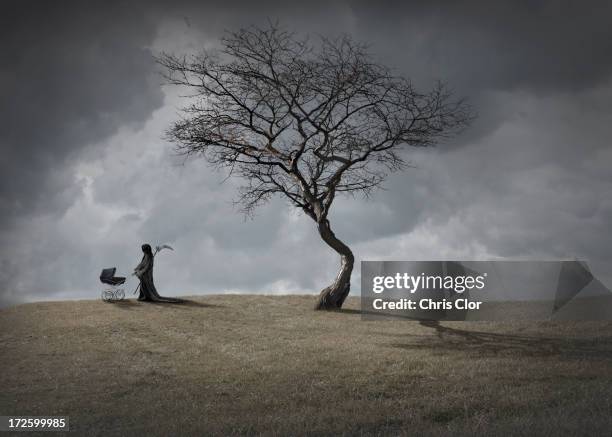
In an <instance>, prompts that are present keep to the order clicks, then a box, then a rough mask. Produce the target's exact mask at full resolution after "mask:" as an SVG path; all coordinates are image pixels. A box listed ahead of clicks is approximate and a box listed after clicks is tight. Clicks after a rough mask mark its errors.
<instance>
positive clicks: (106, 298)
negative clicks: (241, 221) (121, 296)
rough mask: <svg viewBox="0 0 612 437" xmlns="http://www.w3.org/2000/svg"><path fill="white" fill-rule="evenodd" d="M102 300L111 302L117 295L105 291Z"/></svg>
mask: <svg viewBox="0 0 612 437" xmlns="http://www.w3.org/2000/svg"><path fill="white" fill-rule="evenodd" d="M102 300H103V301H105V302H111V301H113V300H115V293H113V290H104V291H103V292H102Z"/></svg>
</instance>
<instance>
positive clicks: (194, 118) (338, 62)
mask: <svg viewBox="0 0 612 437" xmlns="http://www.w3.org/2000/svg"><path fill="white" fill-rule="evenodd" d="M221 42H222V48H221V49H220V50H218V51H216V52H214V53H203V54H200V55H191V56H177V55H175V54H162V55H161V56H159V57H158V62H159V63H160V64H161V65H162V66H163V67H164V71H165V75H166V79H167V80H168V82H169V83H170V84H174V85H180V86H183V87H187V88H188V89H189V94H190V95H189V96H188V99H189V102H188V104H187V106H186V107H185V108H183V112H182V116H181V117H180V119H179V120H178V121H176V122H174V124H173V125H172V127H171V128H170V129H169V130H168V137H169V138H170V139H171V140H172V141H173V142H174V143H175V144H176V145H177V150H178V151H179V153H184V154H186V155H199V156H203V157H205V159H206V160H207V161H208V162H209V163H211V164H213V165H215V166H216V167H219V168H222V169H226V170H228V171H229V173H230V174H231V175H235V176H239V177H241V178H242V179H243V180H244V185H243V186H242V187H241V188H240V196H239V199H238V201H239V203H240V204H241V206H242V209H243V211H244V212H246V213H250V212H252V211H253V209H254V208H255V207H256V206H258V205H260V204H262V203H264V202H266V201H268V200H269V199H270V198H271V196H273V195H275V194H280V195H282V196H284V197H285V198H286V199H287V200H288V201H289V202H290V203H291V204H292V205H293V206H295V207H297V208H300V209H301V210H302V211H303V212H304V213H306V215H307V216H308V217H310V218H311V219H312V220H313V221H314V222H315V224H316V226H317V230H318V232H319V235H320V236H321V238H322V239H323V241H325V243H327V244H328V245H329V246H330V247H331V248H332V249H333V250H335V251H336V252H337V253H338V254H339V255H340V258H341V267H340V271H339V273H338V275H337V277H336V279H335V280H334V281H333V283H332V284H331V285H329V286H328V287H326V288H324V289H323V290H322V291H321V293H320V296H319V299H318V302H317V304H316V309H325V310H330V309H338V308H340V307H341V306H342V304H343V302H344V300H345V299H346V297H347V295H348V294H349V289H350V278H351V273H352V270H353V264H354V260H355V258H354V256H353V253H352V252H351V249H350V248H349V247H348V246H347V245H346V244H345V243H344V242H342V241H341V240H340V239H339V238H338V237H337V236H336V235H335V234H334V232H333V231H332V228H331V225H330V222H329V218H328V217H329V213H330V210H331V208H332V205H333V204H334V199H335V198H336V196H337V195H339V194H354V193H358V192H359V193H363V194H365V195H369V194H370V193H371V192H372V190H373V189H375V188H377V187H380V185H381V183H382V182H383V181H384V179H385V177H386V176H387V175H388V174H389V173H390V172H394V171H397V170H402V169H404V168H405V167H406V161H405V156H404V155H405V154H404V152H405V151H406V149H407V148H409V147H426V146H431V145H433V144H435V143H436V142H438V141H439V140H440V139H441V138H443V137H447V136H449V135H451V134H455V133H457V132H458V131H459V130H460V129H461V128H463V127H464V126H466V124H467V123H468V122H469V120H470V118H471V115H470V112H469V110H468V108H467V106H466V105H465V103H464V102H463V101H462V100H454V99H453V97H452V94H451V93H450V92H449V91H448V90H447V89H446V88H445V87H444V86H443V85H442V84H438V85H437V86H435V87H434V88H433V89H432V90H430V91H428V92H426V93H420V92H418V91H417V90H415V88H414V87H413V85H412V84H411V83H410V81H408V80H407V79H404V78H402V77H398V76H396V75H393V74H392V73H391V71H390V70H389V69H388V68H387V67H385V66H383V65H380V64H379V63H376V62H374V61H373V59H372V57H371V56H370V55H369V54H368V53H367V50H366V48H365V47H364V46H363V45H361V44H358V43H355V42H354V41H353V40H352V39H351V38H349V37H341V38H337V39H326V38H320V39H318V40H317V41H316V42H314V43H313V42H310V41H309V40H308V39H299V38H297V37H296V36H295V35H294V34H293V33H290V32H288V31H286V30H284V29H282V28H279V27H278V26H275V25H271V26H270V27H267V28H257V27H253V28H248V29H241V30H239V31H236V32H232V33H228V34H227V35H226V36H225V37H224V38H223V39H222V40H221Z"/></svg>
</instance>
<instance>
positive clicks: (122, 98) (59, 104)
mask: <svg viewBox="0 0 612 437" xmlns="http://www.w3.org/2000/svg"><path fill="white" fill-rule="evenodd" d="M154 35H155V26H154V24H153V23H150V22H147V21H146V20H145V19H144V18H143V14H141V13H139V12H138V11H136V10H134V9H133V8H131V9H130V8H127V7H119V6H117V5H116V4H113V3H110V4H107V3H98V4H91V3H88V4H85V3H84V2H71V3H70V2H20V3H19V6H18V7H17V5H16V4H15V3H13V8H11V7H10V6H7V5H5V7H4V8H3V14H2V17H1V18H0V46H1V48H2V49H1V50H2V54H3V62H2V66H0V77H1V78H2V80H0V95H2V99H0V114H1V117H2V122H1V124H0V145H1V146H2V150H3V153H2V160H1V161H0V178H1V183H0V205H1V206H0V217H2V223H3V224H4V225H7V224H8V223H7V221H8V220H11V219H13V220H14V219H16V218H23V217H24V216H28V215H30V214H41V213H61V212H62V211H64V210H65V209H66V208H67V207H68V206H69V205H71V204H72V202H73V201H74V198H75V197H76V196H78V193H79V190H80V189H81V187H80V186H79V185H78V184H75V181H74V180H72V179H71V175H70V174H66V173H64V172H63V169H64V168H65V167H66V166H67V164H68V163H69V162H73V160H74V159H76V158H77V157H78V155H79V153H80V152H81V151H82V150H83V149H84V148H85V147H87V146H89V145H92V144H95V143H96V142H97V141H99V140H102V139H104V138H106V137H107V136H109V135H110V134H112V133H113V132H115V131H116V130H117V129H118V128H119V127H120V126H123V125H126V124H129V123H141V122H143V121H144V120H146V119H147V118H148V117H149V116H150V114H151V111H152V110H153V109H154V108H156V107H159V106H160V105H161V104H162V93H161V90H160V89H159V80H158V79H157V78H156V77H155V76H154V74H153V72H154V62H153V60H152V58H151V54H150V52H149V50H148V49H147V46H148V45H149V44H150V43H151V40H152V38H153V37H154Z"/></svg>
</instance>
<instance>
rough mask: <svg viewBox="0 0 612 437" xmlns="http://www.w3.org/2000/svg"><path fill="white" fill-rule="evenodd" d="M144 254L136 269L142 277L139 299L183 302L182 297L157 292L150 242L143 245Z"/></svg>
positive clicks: (136, 272) (139, 276)
mask: <svg viewBox="0 0 612 437" xmlns="http://www.w3.org/2000/svg"><path fill="white" fill-rule="evenodd" d="M141 248H142V251H143V253H144V256H143V257H142V261H140V264H138V266H136V268H135V269H134V274H135V275H136V276H137V277H138V279H140V286H139V288H140V295H139V296H138V300H144V301H153V302H177V303H178V302H181V300H180V299H174V298H171V297H163V296H160V295H159V294H158V293H157V289H156V288H155V284H153V258H154V255H153V251H152V250H151V246H150V245H148V244H143V245H142V247H141Z"/></svg>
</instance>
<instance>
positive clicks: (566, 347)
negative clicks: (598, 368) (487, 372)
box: [391, 320, 612, 360]
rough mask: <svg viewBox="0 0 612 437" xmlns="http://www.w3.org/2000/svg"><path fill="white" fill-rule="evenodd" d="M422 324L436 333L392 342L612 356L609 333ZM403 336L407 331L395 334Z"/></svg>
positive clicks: (483, 351)
mask: <svg viewBox="0 0 612 437" xmlns="http://www.w3.org/2000/svg"><path fill="white" fill-rule="evenodd" d="M419 324H420V325H421V326H424V327H427V328H430V329H433V330H434V331H435V334H436V335H435V337H433V338H432V337H431V336H414V335H412V336H409V338H407V340H408V341H406V342H402V343H392V344H391V346H393V347H397V348H401V349H407V350H423V349H429V350H433V351H434V352H436V353H450V352H462V353H470V352H473V353H475V354H478V355H479V356H482V355H493V356H495V355H502V354H504V355H507V354H513V355H519V356H528V357H551V356H562V357H566V358H590V359H606V360H608V359H612V337H610V336H608V337H598V338H592V339H590V338H580V339H579V338H561V337H540V336H527V335H516V334H502V333H494V332H486V331H472V330H467V329H458V328H453V327H449V326H445V325H442V324H440V322H438V321H430V320H427V321H425V320H421V321H420V322H419ZM396 335H398V336H402V337H406V335H402V334H396Z"/></svg>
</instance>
